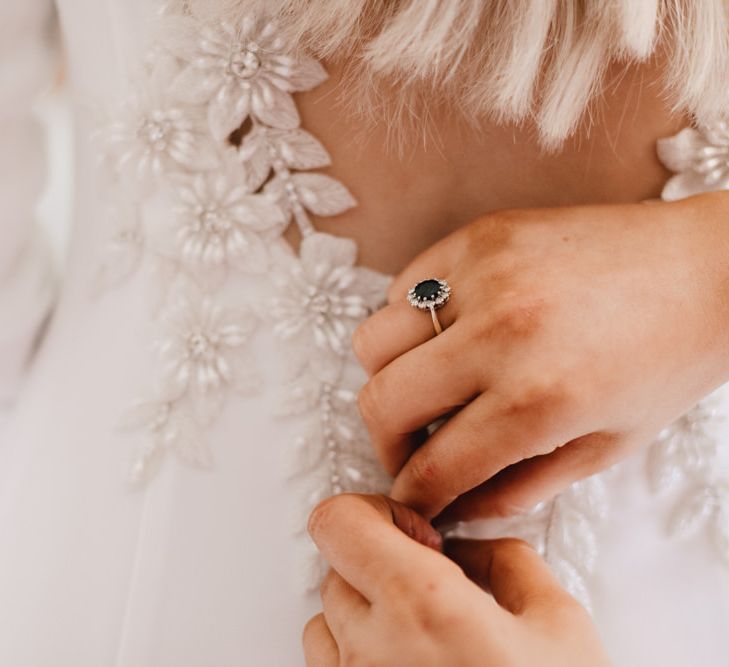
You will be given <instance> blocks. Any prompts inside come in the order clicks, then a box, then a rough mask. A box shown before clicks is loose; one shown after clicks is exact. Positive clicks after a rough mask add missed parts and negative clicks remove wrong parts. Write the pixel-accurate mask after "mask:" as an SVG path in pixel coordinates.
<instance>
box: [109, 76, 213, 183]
mask: <svg viewBox="0 0 729 667" xmlns="http://www.w3.org/2000/svg"><path fill="white" fill-rule="evenodd" d="M165 75H166V68H161V71H159V72H155V75H154V77H155V80H154V81H153V82H151V83H150V85H149V86H148V87H147V89H146V90H144V91H142V92H140V93H139V94H138V95H136V96H135V97H133V98H132V99H131V100H130V101H129V102H128V103H127V105H126V108H125V112H124V113H123V114H122V115H121V116H120V118H119V119H118V120H116V121H115V122H114V123H113V124H112V125H111V126H110V127H109V128H108V132H107V134H106V140H107V143H108V146H109V149H110V150H111V152H112V154H113V155H114V157H115V158H116V160H115V161H116V166H117V169H118V170H119V172H120V173H122V174H124V175H126V176H128V177H130V178H131V179H132V182H134V183H136V184H138V185H139V186H142V187H144V186H148V185H149V184H148V181H149V179H150V177H151V178H152V179H155V178H158V177H159V176H162V175H166V174H168V173H170V172H175V171H180V170H182V171H204V170H208V169H214V168H215V167H216V166H217V164H218V161H219V158H218V155H217V153H216V150H215V147H214V146H213V144H212V142H211V141H210V140H209V138H208V137H207V136H206V133H205V131H204V125H201V123H200V122H199V121H198V119H197V115H196V114H195V113H194V112H193V111H192V110H191V109H185V108H184V107H181V106H178V105H175V104H172V103H171V102H170V100H169V96H167V95H165V94H164V92H165V89H166V85H167V82H166V81H164V80H161V81H160V80H158V79H160V78H162V77H163V76H165Z"/></svg>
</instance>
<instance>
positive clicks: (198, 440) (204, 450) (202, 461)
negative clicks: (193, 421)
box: [172, 429, 213, 469]
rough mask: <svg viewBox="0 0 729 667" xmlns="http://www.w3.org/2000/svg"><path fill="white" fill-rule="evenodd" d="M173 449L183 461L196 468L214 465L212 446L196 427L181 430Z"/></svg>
mask: <svg viewBox="0 0 729 667" xmlns="http://www.w3.org/2000/svg"><path fill="white" fill-rule="evenodd" d="M172 449H173V451H174V452H175V454H176V455H177V456H178V458H179V459H180V460H181V461H183V462H184V463H187V464H188V465H191V466H193V467H195V468H203V469H209V468H212V466H213V453H212V451H211V449H210V447H209V446H208V444H207V443H206V442H205V441H204V440H203V439H202V437H201V436H200V435H199V434H198V433H196V431H195V430H194V429H192V430H187V429H185V430H184V431H180V432H179V433H178V434H177V437H176V439H175V441H174V444H173V445H172Z"/></svg>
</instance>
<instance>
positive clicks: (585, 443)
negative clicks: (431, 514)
mask: <svg viewBox="0 0 729 667" xmlns="http://www.w3.org/2000/svg"><path fill="white" fill-rule="evenodd" d="M627 449H628V446H627V443H626V442H625V440H624V438H623V436H622V435H619V434H616V433H592V434H590V435H586V436H583V437H581V438H576V439H575V440H572V441H571V442H568V443H567V444H566V445H563V446H562V447H559V448H557V449H555V450H554V451H553V452H552V453H550V454H545V455H542V456H535V457H534V458H531V459H527V460H526V461H520V462H519V463H515V464H514V465H512V466H509V467H508V468H505V469H504V470H502V471H501V472H500V473H498V474H497V475H496V476H495V477H493V478H492V479H490V480H488V481H487V482H485V483H484V484H482V485H481V486H479V487H477V488H475V489H473V490H472V491H469V492H468V493H466V494H465V495H463V496H461V497H460V498H458V499H457V500H456V501H455V502H454V503H453V504H452V505H450V506H449V507H447V508H446V509H445V510H444V511H443V512H442V514H441V515H440V516H438V519H437V521H436V523H438V524H440V525H443V524H446V523H453V522H456V521H469V520H472V519H482V518H487V517H508V516H514V515H516V514H523V513H524V512H527V511H528V510H530V509H531V508H532V507H534V506H535V505H536V504H537V503H539V502H542V501H545V500H550V499H551V498H553V497H554V496H556V495H557V494H559V493H561V492H562V491H564V490H565V489H567V488H568V487H569V486H570V485H572V484H573V483H574V482H577V481H579V480H581V479H584V478H586V477H590V476H591V475H594V474H596V473H598V472H601V471H602V470H605V468H607V467H609V466H611V465H613V464H614V463H616V462H617V461H618V460H620V459H621V458H622V457H623V456H624V454H625V451H626V450H627Z"/></svg>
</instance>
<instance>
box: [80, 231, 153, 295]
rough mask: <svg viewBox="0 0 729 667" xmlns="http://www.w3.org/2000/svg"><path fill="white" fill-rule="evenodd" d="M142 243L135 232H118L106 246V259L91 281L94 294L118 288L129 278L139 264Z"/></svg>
mask: <svg viewBox="0 0 729 667" xmlns="http://www.w3.org/2000/svg"><path fill="white" fill-rule="evenodd" d="M142 255H143V241H142V237H141V235H139V233H138V232H136V230H128V231H123V232H120V233H119V234H118V235H117V236H116V238H115V239H113V240H112V241H111V242H110V243H109V244H108V246H107V249H106V257H105V258H104V259H103V261H102V263H101V264H100V265H99V267H98V268H97V270H96V275H95V278H94V280H93V281H92V290H93V293H94V294H100V293H102V292H105V291H107V290H109V289H112V288H114V287H118V286H119V285H121V284H122V283H123V282H124V281H125V280H127V279H128V278H130V277H131V276H132V275H133V274H134V272H135V271H136V270H137V268H138V267H139V266H140V264H141V260H142Z"/></svg>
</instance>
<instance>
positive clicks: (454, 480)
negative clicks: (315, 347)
mask: <svg viewBox="0 0 729 667" xmlns="http://www.w3.org/2000/svg"><path fill="white" fill-rule="evenodd" d="M728 210H729V202H728V201H727V195H726V194H716V195H702V196H700V197H696V198H693V199H689V200H685V201H682V202H677V203H671V204H663V203H651V204H632V205H610V206H589V207H588V206H583V207H574V208H562V209H544V210H522V211H507V212H497V213H494V214H490V215H488V216H486V217H484V218H481V219H479V220H477V221H476V222H474V223H473V224H471V225H469V226H467V227H465V228H463V229H461V230H459V231H458V232H456V233H454V234H452V235H451V236H449V237H447V238H446V239H444V240H443V241H441V242H439V243H438V244H436V245H435V246H433V247H432V248H430V249H429V250H428V251H426V252H425V253H424V254H422V255H421V256H420V257H418V258H417V259H416V260H415V261H414V262H413V263H412V264H411V265H410V266H409V267H408V268H407V269H406V270H405V271H404V272H403V273H402V274H401V275H400V276H399V277H398V278H397V279H396V280H395V282H394V284H393V285H392V288H391V291H390V295H389V302H390V305H388V306H387V307H386V308H384V309H383V310H381V311H380V312H378V313H376V314H375V315H374V316H372V317H371V318H370V319H369V320H367V321H366V322H365V323H364V324H363V325H361V326H360V328H359V329H358V330H357V332H356V333H355V337H354V347H355V351H356V353H357V355H358V357H359V359H360V361H361V362H362V364H363V366H364V367H365V369H366V370H367V371H368V372H369V373H370V375H371V378H370V380H369V382H368V384H367V385H366V386H365V387H364V389H363V390H362V392H361V394H360V409H361V412H362V415H363V417H364V420H365V422H366V424H367V426H368V428H369V431H370V434H371V436H372V441H373V443H374V445H375V447H376V449H377V452H378V455H379V457H380V458H381V460H382V461H383V463H384V464H385V466H386V467H387V468H388V470H389V471H390V472H391V473H392V474H395V475H397V478H396V481H395V486H394V488H393V497H395V498H396V499H397V500H400V501H401V502H404V503H405V504H407V505H409V506H411V507H413V508H415V509H417V510H418V511H420V512H421V513H422V514H424V515H425V516H427V517H433V516H435V515H437V514H439V513H441V512H442V511H443V510H444V508H446V507H447V506H449V505H450V504H451V503H453V502H454V501H455V500H456V499H457V498H459V496H462V497H461V498H460V499H459V500H458V502H457V503H455V504H454V505H453V506H452V507H450V508H449V510H448V512H447V517H448V518H450V519H468V518H473V517H476V516H489V515H508V514H513V513H517V512H519V511H523V510H525V509H527V508H529V507H531V506H532V505H534V504H535V503H536V502H538V501H540V500H544V499H547V498H549V497H551V496H553V495H554V494H556V493H557V492H559V491H561V490H562V489H563V488H565V487H566V486H568V485H569V484H570V483H572V482H573V481H575V480H577V479H581V478H583V477H587V476H589V475H591V474H593V473H596V472H599V471H601V470H603V469H605V468H607V467H608V466H610V465H612V464H613V463H615V462H616V461H618V460H619V459H621V458H622V457H624V456H625V455H626V454H627V453H628V452H629V451H631V450H632V449H634V448H635V447H637V446H639V445H641V444H644V443H648V442H650V441H651V440H652V439H653V437H654V436H655V435H656V434H657V433H658V431H659V430H660V429H661V428H663V427H664V426H665V425H667V424H668V423H670V422H671V421H672V420H674V419H676V418H678V417H679V416H680V415H681V414H683V413H684V412H685V411H686V410H688V409H690V408H691V407H692V406H693V405H694V404H695V403H696V402H697V401H698V400H699V399H700V398H701V397H703V396H704V395H705V394H707V393H709V392H710V391H711V390H712V389H713V388H715V387H717V386H718V385H720V384H721V383H723V382H725V381H726V380H727V379H729V333H727V332H729V327H728V326H727V325H728V324H729V223H728V222H727V218H728V216H727V211H728ZM433 277H435V278H442V279H445V280H447V281H448V283H449V284H450V286H451V288H452V295H451V298H450V301H449V302H448V303H447V304H446V305H445V307H443V308H442V309H441V310H440V311H438V314H439V317H440V318H441V321H442V322H443V324H444V326H445V327H446V330H445V331H444V332H443V333H442V334H441V335H438V336H435V335H434V331H433V325H432V322H431V318H430V316H429V314H428V313H427V312H426V313H423V312H420V311H417V310H415V309H414V308H412V307H411V306H410V305H409V304H408V303H407V301H406V299H405V295H406V292H407V291H408V289H409V288H410V287H411V286H412V285H413V284H415V283H416V282H418V281H420V280H423V279H426V278H433ZM441 417H448V419H447V421H446V422H445V424H444V425H442V426H441V427H440V428H439V429H438V430H436V431H435V432H434V433H433V434H431V435H429V436H428V434H427V431H426V430H425V429H426V427H427V426H428V425H429V424H431V423H432V422H434V421H436V420H437V419H439V418H441ZM467 492H470V493H467ZM463 494H466V495H463Z"/></svg>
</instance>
